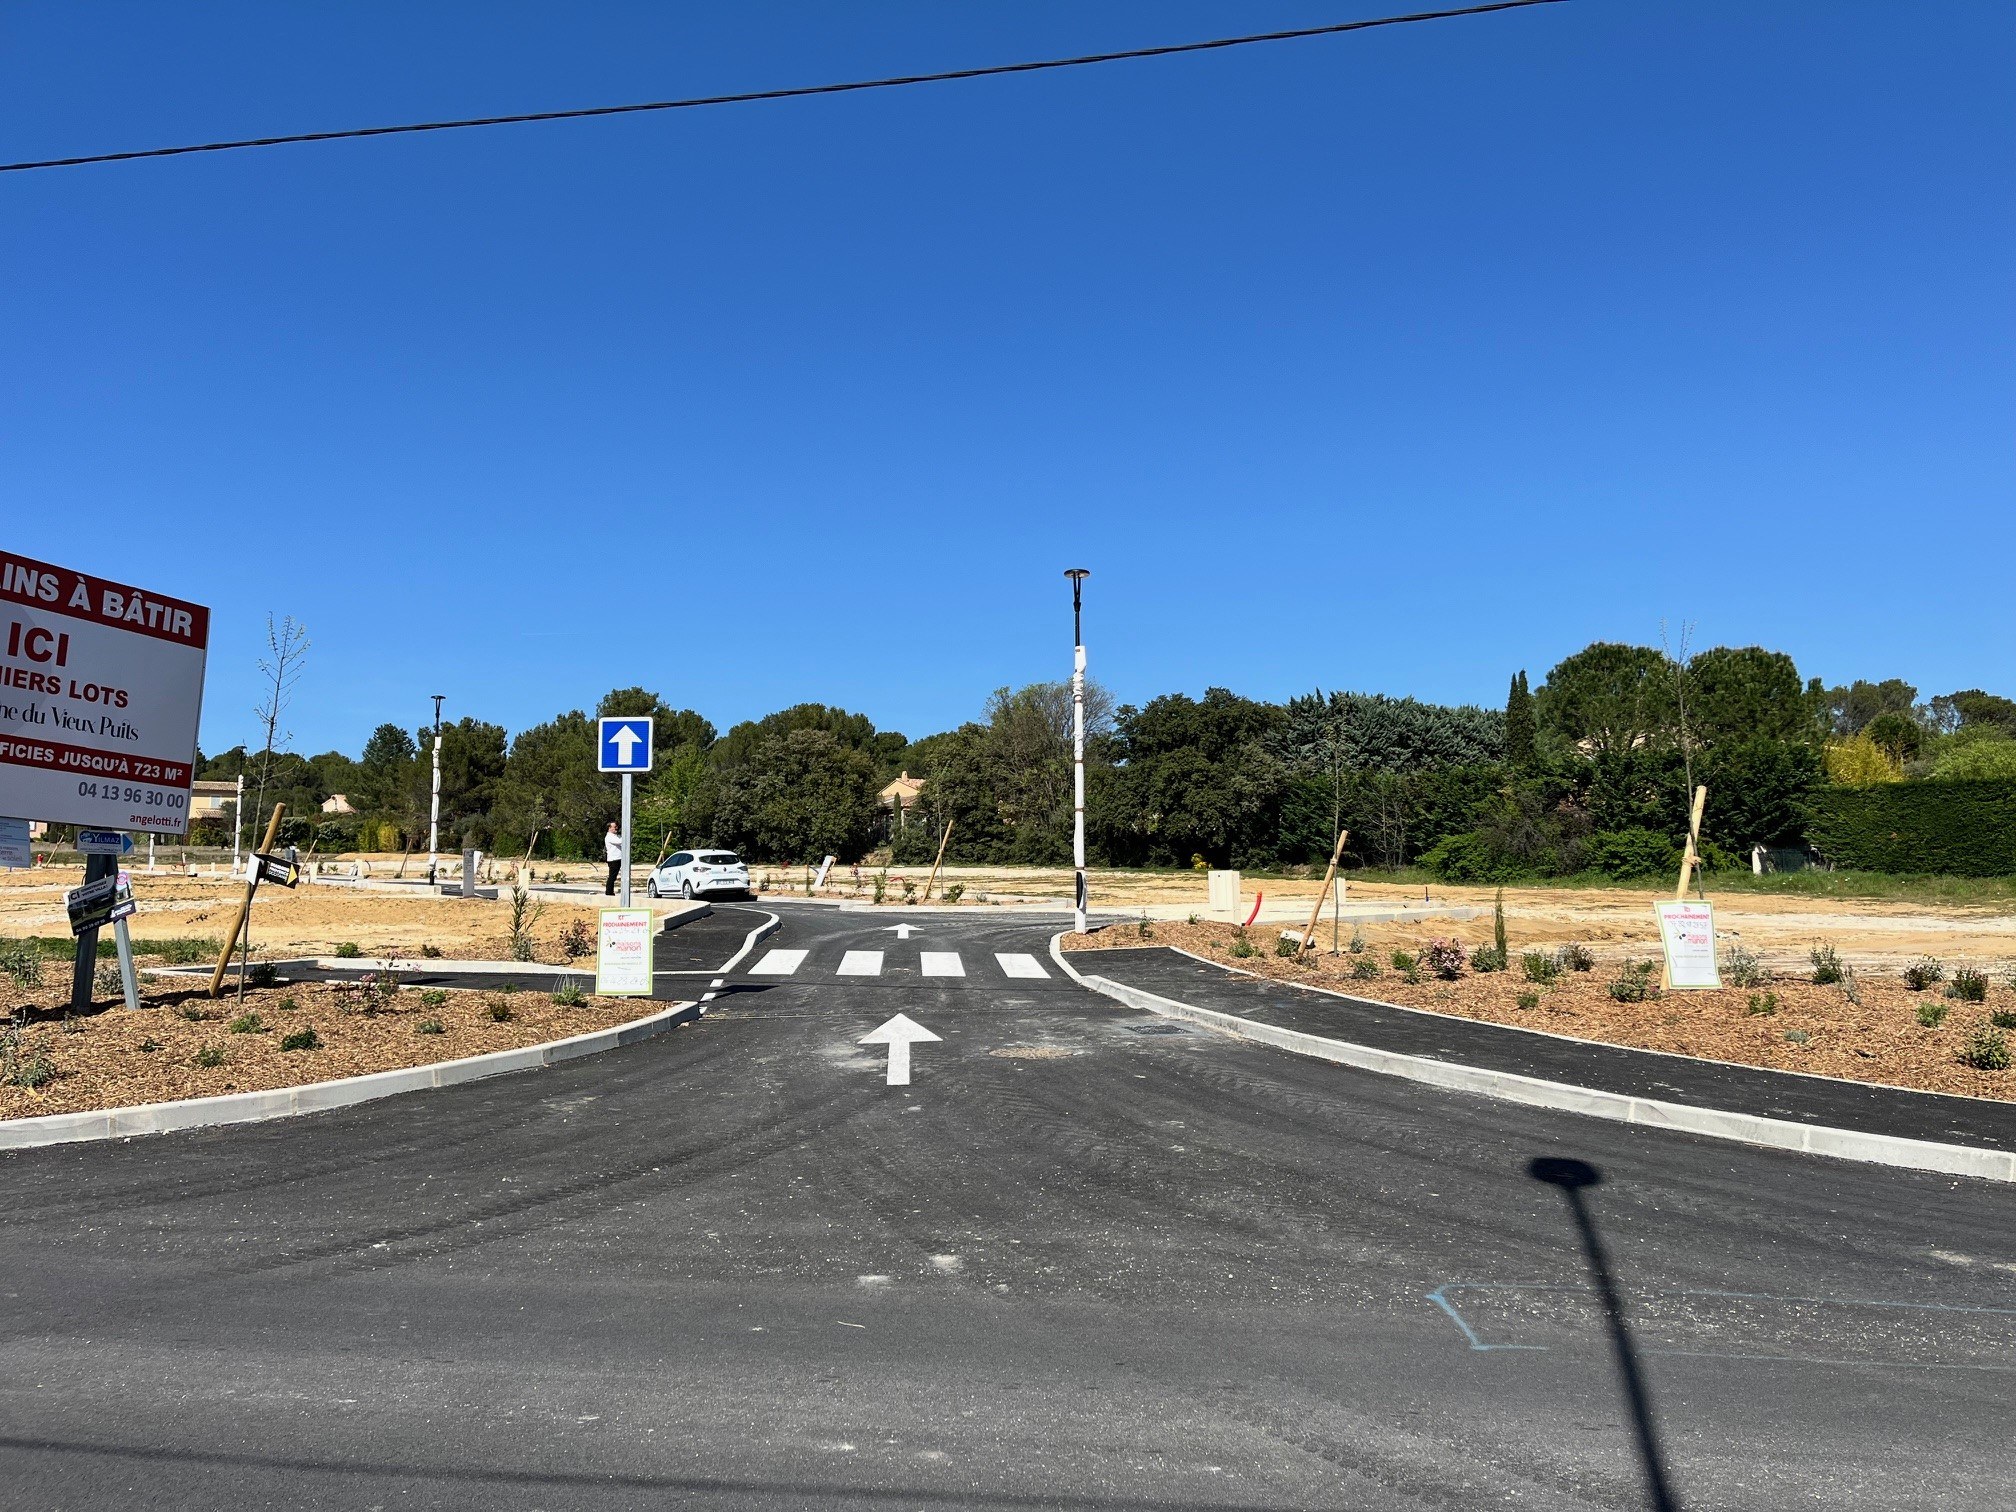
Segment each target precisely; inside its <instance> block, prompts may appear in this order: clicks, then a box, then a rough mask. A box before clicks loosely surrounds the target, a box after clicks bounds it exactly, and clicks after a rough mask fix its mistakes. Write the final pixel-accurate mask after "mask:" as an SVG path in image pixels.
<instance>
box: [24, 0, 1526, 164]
mask: <svg viewBox="0 0 2016 1512" xmlns="http://www.w3.org/2000/svg"><path fill="white" fill-rule="evenodd" d="M1561 3H1562V0H1493V3H1492V4H1489V5H1466V6H1464V7H1462V8H1461V9H1460V10H1439V11H1416V12H1415V13H1414V14H1412V15H1406V16H1375V17H1372V18H1370V19H1368V20H1364V21H1339V22H1337V23H1335V24H1334V25H1331V26H1304V27H1298V28H1296V29H1295V30H1293V31H1272V32H1253V33H1250V34H1248V35H1246V36H1241V37H1213V38H1211V39H1210V40H1208V41H1204V42H1172V43H1169V44H1168V45H1166V46H1162V47H1134V48H1129V49H1127V50H1126V51H1125V52H1105V53H1085V54H1083V55H1081V56H1079V57H1075V58H1042V59H1038V60H1036V61H1034V62H1029V63H994V64H989V65H988V66H986V67H984V68H954V69H948V70H946V71H945V72H943V73H924V74H899V75H897V76H895V77H893V78H887V79H851V80H848V81H846V82H843V83H838V84H804V85H799V86H797V87H795V88H791V89H757V90H750V91H749V92H747V93H744V94H722V95H697V96H694V97H692V98H690V99H684V100H647V101H644V102H643V103H641V104H636V105H591V106H587V107H584V108H582V109H578V110H538V111H531V112H528V113H526V114H523V115H498V116H475V117H472V118H470V119H468V120H461V121H415V122H410V123H408V124H406V125H403V126H356V127H351V128H349V129H348V130H344V131H302V132H296V133H294V134H292V135H289V136H270V137H245V138H242V139H241V140H238V141H230V142H200V143H195V144H192V145H190V146H186V147H147V148H142V149H140V150H137V151H133V152H98V153H92V154H89V155H88V156H84V157H65V158H43V159H40V160H38V161H34V162H26V163H0V173H25V172H27V171H28V170H30V169H33V168H81V167H83V166H85V165H86V164H89V163H130V162H134V161H136V160H138V159H140V158H165V157H183V156H186V155H187V154H189V153H192V152H236V151H238V150H240V149H241V148H247V147H286V146H291V145H293V144H294V143H297V142H345V141H352V140H355V139H357V138H360V137H381V136H408V135H411V134H413V133H415V132H421V131H466V130H469V129H471V128H473V127H477V126H522V125H526V124H528V123H530V122H533V121H583V120H587V119H589V118H591V117H594V116H619V115H643V114H645V113H647V112H649V111H655V110H699V109H701V108H703V107H705V106H709V105H748V104H753V103H755V102H756V101H759V100H800V99H805V98H807V97H809V96H812V95H836V94H854V93H857V92H859V91H861V90H867V89H902V88H906V87H907V86H909V85H912V84H946V83H951V82H953V81H955V80H959V79H990V78H995V77H998V76H1000V75H1003V74H1027V73H1043V72H1046V71H1048V70H1050V69H1056V68H1084V67H1086V66H1087V65H1089V64H1093V63H1124V62H1127V61H1128V60H1130V59H1135V58H1167V57H1173V56H1174V55H1176V54H1178V53H1197V52H1216V51H1219V50H1221V49H1223V48H1228V47H1249V46H1251V45H1252V44H1254V43H1256V42H1295V41H1300V40H1302V39H1304V38H1308V37H1330V36H1335V35H1337V34H1338V33H1339V32H1354V31H1369V30H1371V29H1372V28H1373V27H1378V26H1408V25H1411V24H1413V23H1414V22H1417V21H1448V20H1452V19H1454V18H1456V17H1458V16H1482V15H1488V14H1489V13H1490V12H1492V11H1508V10H1524V9H1526V8H1527V7H1528V6H1534V5H1558V4H1561Z"/></svg>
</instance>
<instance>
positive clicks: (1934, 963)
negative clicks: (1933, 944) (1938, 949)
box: [1904, 956, 1946, 992]
mask: <svg viewBox="0 0 2016 1512" xmlns="http://www.w3.org/2000/svg"><path fill="white" fill-rule="evenodd" d="M1945 979H1946V967H1945V965H1944V963H1942V962H1941V961H1940V960H1939V958H1938V957H1937V956H1920V957H1918V959H1917V960H1915V961H1913V962H1912V963H1911V964H1910V965H1909V966H1906V967H1905V968H1904V985H1905V986H1906V987H1909V988H1910V989H1911V990H1912V991H1913V992H1923V991H1924V990H1925V989H1926V988H1928V987H1930V986H1933V985H1934V984H1935V983H1938V982H1942V981H1944V980H1945Z"/></svg>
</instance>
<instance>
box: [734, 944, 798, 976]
mask: <svg viewBox="0 0 2016 1512" xmlns="http://www.w3.org/2000/svg"><path fill="white" fill-rule="evenodd" d="M808 953H809V952H806V951H803V950H766V951H764V952H763V959H762V960H760V961H758V962H757V963H756V964H755V965H754V966H751V967H750V968H749V975H751V976H789V975H791V973H792V972H794V971H796V970H797V969H798V968H799V967H800V966H803V965H804V964H805V957H806V955H807V954H808Z"/></svg>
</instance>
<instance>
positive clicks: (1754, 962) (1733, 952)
mask: <svg viewBox="0 0 2016 1512" xmlns="http://www.w3.org/2000/svg"><path fill="white" fill-rule="evenodd" d="M1722 980H1723V981H1725V982H1727V983H1728V984H1729V985H1730V986H1731V987H1762V986H1763V985H1764V966H1763V963H1762V962H1760V961H1759V960H1758V959H1757V957H1756V956H1755V955H1753V954H1751V953H1750V952H1749V951H1747V950H1745V949H1744V948H1743V947H1742V946H1741V945H1731V946H1730V947H1729V948H1728V949H1727V950H1725V951H1723V952H1722Z"/></svg>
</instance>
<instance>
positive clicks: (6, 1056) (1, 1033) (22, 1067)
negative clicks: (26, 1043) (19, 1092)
mask: <svg viewBox="0 0 2016 1512" xmlns="http://www.w3.org/2000/svg"><path fill="white" fill-rule="evenodd" d="M26 1023H27V1015H26V1014H25V1013H17V1014H15V1015H14V1017H13V1018H11V1019H9V1020H8V1021H7V1024H6V1026H5V1027H4V1028H0V1086H8V1087H26V1088H27V1089H28V1090H30V1091H33V1090H34V1089H35V1088H37V1087H42V1086H47V1085H48V1084H49V1083H50V1082H52V1081H54V1080H55V1079H56V1063H55V1062H54V1061H52V1060H51V1059H49V1057H48V1056H46V1055H44V1054H43V1053H42V1052H41V1051H39V1050H37V1051H35V1052H33V1053H31V1054H24V1053H23V1052H22V1049H21V1031H22V1029H23V1028H24V1027H25V1026H26Z"/></svg>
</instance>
